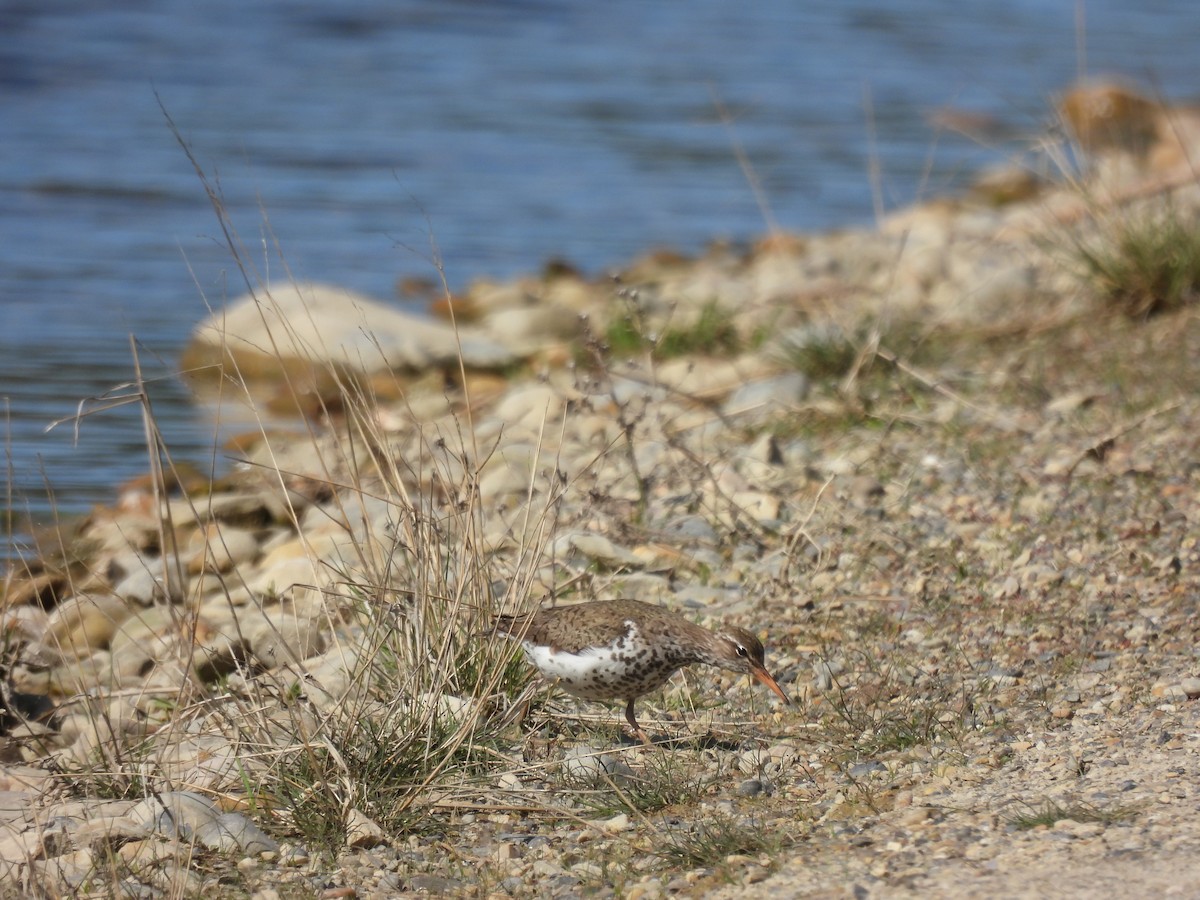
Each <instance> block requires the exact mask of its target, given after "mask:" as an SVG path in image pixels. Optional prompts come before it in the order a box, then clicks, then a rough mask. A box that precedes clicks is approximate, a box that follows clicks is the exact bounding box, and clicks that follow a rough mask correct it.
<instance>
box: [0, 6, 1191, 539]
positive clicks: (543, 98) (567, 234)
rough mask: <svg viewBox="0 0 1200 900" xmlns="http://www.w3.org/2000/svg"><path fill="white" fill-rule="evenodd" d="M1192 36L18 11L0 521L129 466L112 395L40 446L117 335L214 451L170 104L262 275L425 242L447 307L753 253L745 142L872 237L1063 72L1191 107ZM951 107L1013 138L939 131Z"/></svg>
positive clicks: (216, 261)
mask: <svg viewBox="0 0 1200 900" xmlns="http://www.w3.org/2000/svg"><path fill="white" fill-rule="evenodd" d="M1195 34H1196V16H1195V9H1194V7H1193V5H1192V4H1191V3H1189V2H1185V0H1157V2H1156V0H1146V2H1142V3H1139V4H1130V3H1127V2H1122V0H1088V2H1086V3H1085V2H1079V3H1069V2H1056V3H1047V2H1044V0H1011V2H1006V3H995V2H990V0H954V2H950V0H840V2H837V3H824V4H816V3H799V2H794V0H757V2H755V3H753V4H731V3H729V2H727V0H689V2H687V3H644V2H642V0H608V2H605V3H596V2H581V0H576V2H549V0H547V2H534V0H527V2H521V0H508V2H501V0H491V2H471V0H338V2H333V0H327V2H324V3H312V2H281V0H256V2H254V3H245V2H242V0H237V2H234V0H207V2H204V3H195V2H192V0H157V2H147V0H136V2H122V0H110V2H108V3H105V4H103V5H101V4H94V5H93V4H80V3H77V2H66V0H15V2H14V0H8V2H5V3H3V4H2V5H0V134H3V150H4V152H3V153H2V154H0V414H2V420H0V427H2V428H3V431H4V453H5V460H4V462H5V469H6V473H5V486H6V488H7V491H6V499H5V501H3V502H4V503H5V505H6V506H7V507H8V508H9V510H10V513H11V512H13V511H15V513H16V514H17V515H18V517H21V516H25V515H27V514H28V515H32V516H33V517H34V518H35V519H37V520H40V521H46V520H47V519H48V518H49V517H50V516H51V515H52V504H51V501H50V499H49V498H48V495H47V486H48V485H50V486H52V487H53V490H54V501H53V507H56V508H57V510H58V512H59V513H73V512H78V511H83V510H87V509H89V508H90V507H91V505H92V504H94V503H97V502H109V501H111V500H112V499H113V497H114V486H115V485H117V484H118V483H119V482H120V481H121V480H123V479H125V478H128V477H131V476H133V475H136V474H139V473H141V472H143V471H145V470H146V467H147V462H146V453H145V449H144V441H143V436H142V430H141V425H140V421H139V419H138V416H137V412H136V410H135V409H134V408H132V407H128V408H125V409H123V410H115V411H111V412H108V413H105V414H102V415H98V416H94V417H88V418H86V419H84V420H83V421H82V422H81V423H80V427H79V429H78V433H77V434H76V433H75V432H74V429H73V428H72V425H71V424H67V425H63V426H59V427H58V428H56V429H54V430H53V431H51V432H49V433H46V427H47V425H48V424H49V423H50V422H52V421H54V420H56V419H60V418H63V417H68V416H71V415H72V414H73V413H74V411H75V409H76V407H77V405H78V404H79V403H80V401H82V400H84V399H85V398H88V397H94V396H97V395H100V394H102V393H104V392H105V391H108V390H110V389H112V388H114V387H116V386H117V385H119V384H121V383H122V382H126V381H128V380H129V379H130V378H131V376H132V372H133V362H132V353H131V348H130V335H134V336H136V339H137V341H138V352H139V356H140V360H141V364H142V366H143V369H144V372H145V374H146V376H147V377H150V378H155V379H157V380H156V381H154V390H153V396H154V399H155V403H156V413H157V415H158V418H159V421H160V424H161V425H162V426H163V428H164V430H165V432H166V436H167V439H168V442H169V443H170V446H171V448H172V451H173V455H175V456H176V457H177V458H183V459H192V460H195V461H199V462H200V463H201V465H203V466H207V465H208V463H209V462H210V461H211V460H212V458H213V454H214V452H215V451H214V449H213V447H214V445H213V438H212V427H211V424H210V421H209V418H208V416H207V414H206V413H204V412H203V411H200V410H197V409H196V408H194V407H193V406H192V405H191V404H190V402H189V400H188V396H187V393H186V391H185V389H184V388H183V387H182V386H181V385H180V384H179V383H178V382H177V381H175V380H174V379H173V378H172V377H171V373H172V372H173V370H174V369H175V368H176V355H177V353H178V351H179V349H180V348H181V346H182V344H183V342H184V341H185V340H186V337H187V334H188V332H189V330H190V329H191V328H192V326H193V325H194V324H195V323H196V322H197V321H198V320H199V319H201V318H202V317H204V316H205V315H206V314H207V312H208V305H212V306H218V305H220V304H221V303H222V302H223V300H224V299H225V298H226V297H232V296H235V295H237V294H240V293H242V284H241V281H240V278H239V276H238V274H237V272H236V270H235V269H234V267H233V260H232V258H231V256H230V254H229V251H228V249H227V248H226V247H225V244H224V240H223V238H222V235H221V230H220V227H219V224H218V221H217V219H216V217H215V215H214V213H213V211H212V208H211V206H210V204H209V202H208V199H207V198H206V196H205V192H204V188H203V185H202V184H201V182H200V180H199V178H198V177H197V175H196V173H195V172H194V170H193V168H192V165H191V163H190V162H189V160H188V158H187V156H186V154H185V153H184V152H183V150H182V149H181V147H180V146H179V144H178V143H177V141H176V138H175V137H174V136H173V134H172V132H171V128H170V127H169V124H168V122H167V120H166V117H165V116H164V111H163V110H164V108H165V110H166V112H167V113H169V115H170V117H171V119H173V121H174V122H175V124H176V126H177V127H178V129H179V132H180V134H181V136H182V138H183V139H184V140H185V141H186V142H187V144H188V145H189V146H190V148H191V151H192V152H193V153H194V155H195V158H196V160H197V162H198V163H199V164H200V166H201V167H202V168H203V169H204V171H205V172H206V173H207V174H208V175H209V177H210V178H212V179H213V182H214V184H216V185H218V186H219V188H220V191H221V193H222V195H223V199H224V203H225V206H226V208H227V209H228V211H229V213H230V215H231V217H232V221H233V224H234V226H235V227H236V229H237V231H238V232H239V234H240V235H241V237H242V239H243V240H244V241H245V242H246V243H247V244H248V245H250V246H251V247H252V248H255V247H257V248H258V251H257V252H258V263H259V265H260V268H261V271H263V272H269V273H270V274H271V276H272V277H274V278H283V277H285V275H284V273H283V271H282V266H281V263H280V262H279V259H278V256H277V253H276V251H275V250H274V249H273V247H272V246H271V245H273V243H274V242H275V241H278V244H279V247H280V248H281V249H282V254H283V256H284V257H285V259H286V264H287V266H288V267H289V269H290V271H291V273H292V274H293V275H294V276H295V277H297V278H300V279H304V280H313V281H323V282H330V283H334V284H339V285H344V286H347V287H351V288H354V289H356V290H359V291H362V292H365V293H367V294H370V295H374V296H376V297H379V298H382V299H389V298H395V296H396V295H395V285H396V283H397V280H398V279H400V278H404V277H406V276H418V277H425V278H436V277H437V273H436V270H435V269H434V268H433V266H432V265H431V263H430V261H429V257H430V240H431V237H432V238H433V239H435V240H436V244H437V247H438V250H439V252H440V255H441V257H442V259H443V261H444V265H445V270H446V275H447V277H448V279H449V282H450V285H451V287H452V288H461V287H464V286H465V285H466V284H468V283H469V282H470V281H471V280H472V279H474V278H477V277H482V276H489V277H505V276H511V275H515V274H518V273H525V272H533V271H536V270H538V269H539V268H540V266H541V265H542V263H543V262H545V261H546V260H547V259H548V258H551V257H556V258H563V259H566V260H569V261H570V262H572V263H574V264H575V265H576V266H578V267H579V268H580V269H581V270H583V272H585V273H586V274H589V275H599V274H602V273H604V272H605V271H607V270H608V269H610V268H616V267H619V266H620V265H622V264H623V263H625V262H627V261H628V260H630V259H631V258H632V257H634V256H636V255H639V254H641V253H644V252H645V251H647V250H650V249H652V248H656V247H664V246H667V247H673V248H676V249H678V250H680V251H683V252H685V253H695V252H698V251H700V250H702V249H703V247H704V246H705V245H706V244H707V243H708V242H710V241H712V240H714V239H728V240H732V241H749V240H752V239H753V238H755V237H756V236H758V235H761V234H762V233H763V232H765V231H766V227H767V226H766V222H765V221H764V217H763V214H762V212H761V211H760V209H759V207H758V206H757V204H756V202H755V198H754V195H753V192H752V190H751V187H750V185H749V184H748V182H747V179H746V177H745V175H744V173H743V171H742V169H741V168H740V167H739V164H738V161H737V158H736V152H735V150H736V147H738V146H740V147H741V148H742V149H743V150H744V152H745V154H746V156H747V157H748V159H749V161H750V162H751V164H752V165H753V168H754V171H755V172H756V174H757V177H758V178H759V179H760V180H761V184H762V187H763V190H764V192H765V195H766V198H767V200H768V202H769V204H770V208H771V212H772V214H773V216H774V218H775V220H776V221H777V222H778V224H779V226H780V227H782V228H784V229H787V230H796V231H811V230H817V229H827V228H832V227H837V226H853V225H866V224H869V223H870V222H871V221H873V218H874V209H875V198H874V196H873V192H872V182H871V178H870V177H869V174H868V173H869V169H870V167H871V165H872V163H873V162H874V163H875V164H877V165H878V167H879V170H880V172H881V179H880V181H879V185H880V187H881V188H882V190H881V192H880V194H879V197H880V198H881V199H882V202H883V205H884V207H885V208H886V209H894V208H896V207H897V206H900V205H903V204H906V203H909V202H911V201H913V200H914V199H917V198H919V197H928V196H934V195H939V194H945V193H947V192H952V191H954V190H956V189H958V188H960V187H961V186H962V185H963V184H964V183H965V182H967V181H969V180H970V177H971V175H972V173H973V172H976V171H978V169H979V168H980V167H982V166H986V165H990V164H993V163H996V162H998V161H1001V160H1003V159H1004V158H1006V157H1007V156H1009V155H1011V154H1013V153H1015V152H1017V151H1019V150H1020V148H1021V146H1022V140H1021V139H1022V136H1025V137H1027V138H1030V139H1032V138H1033V137H1036V135H1038V134H1039V133H1043V132H1044V131H1045V129H1046V128H1047V126H1048V125H1049V123H1050V121H1051V120H1052V102H1053V96H1054V95H1055V94H1056V93H1057V92H1060V91H1062V90H1064V89H1065V88H1066V87H1067V86H1068V85H1069V84H1070V83H1071V82H1073V81H1075V80H1076V79H1077V78H1078V77H1079V76H1080V75H1081V74H1083V73H1091V74H1123V75H1126V76H1129V77H1131V78H1132V79H1134V80H1135V81H1137V82H1138V83H1139V84H1140V85H1141V86H1142V87H1143V88H1145V89H1147V90H1149V91H1151V92H1156V93H1159V94H1161V95H1162V96H1164V97H1166V98H1169V99H1172V100H1176V101H1186V100H1187V99H1188V98H1189V97H1191V96H1192V95H1193V94H1195V93H1197V91H1196V88H1195V84H1194V81H1195V77H1196V74H1197V73H1196V69H1197V63H1196V61H1195V60H1196V56H1195V46H1194V44H1195V41H1194V39H1195ZM160 101H161V107H162V108H160ZM945 108H953V109H955V110H958V111H960V112H965V113H969V114H972V115H978V116H981V117H983V118H984V119H985V120H991V121H993V122H996V123H1000V124H1002V125H1003V126H1004V127H1005V128H1006V129H1007V130H1008V132H1009V134H1010V135H1011V136H1012V140H1011V141H1008V142H1006V143H1002V144H999V145H996V144H992V145H990V146H986V147H985V146H981V145H980V144H979V143H977V142H973V141H970V140H967V139H964V138H962V137H961V136H958V135H955V134H952V133H945V132H939V131H938V130H937V128H936V127H934V126H933V125H931V124H930V123H931V115H932V114H934V113H935V112H936V111H938V110H941V109H945ZM397 302H402V301H399V300H398V301H397ZM218 455H219V454H218ZM16 524H17V530H18V531H19V530H20V522H19V521H18V522H17V523H16ZM8 530H9V531H11V530H12V525H11V523H10V526H9V529H8ZM11 551H12V545H11V544H10V545H9V549H8V550H7V551H5V552H11ZM0 555H2V554H0Z"/></svg>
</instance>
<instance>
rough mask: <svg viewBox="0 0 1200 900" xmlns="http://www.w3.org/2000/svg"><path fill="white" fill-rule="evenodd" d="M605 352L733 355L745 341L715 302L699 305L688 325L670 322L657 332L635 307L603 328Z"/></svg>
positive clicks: (663, 356) (661, 355) (661, 356)
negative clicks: (606, 350) (660, 331)
mask: <svg viewBox="0 0 1200 900" xmlns="http://www.w3.org/2000/svg"><path fill="white" fill-rule="evenodd" d="M604 343H605V345H606V347H607V349H608V352H610V353H612V354H615V355H617V356H632V355H635V354H638V353H643V352H646V351H649V352H651V353H652V354H653V355H654V357H655V358H656V359H659V360H664V359H673V358H675V357H679V356H692V355H695V356H734V355H736V354H737V353H740V352H742V350H744V349H745V348H746V346H747V344H748V342H747V341H746V340H744V339H743V337H742V335H741V332H740V331H738V328H737V324H736V322H735V321H734V317H733V314H732V313H731V312H729V311H728V310H726V309H723V308H722V307H721V306H720V305H718V304H717V303H716V302H715V301H713V302H710V303H706V304H705V305H704V306H703V307H701V309H700V312H699V314H698V315H697V316H696V318H695V320H693V321H692V322H691V323H690V324H687V325H670V324H668V325H667V326H666V327H665V328H663V330H662V333H661V334H656V333H655V332H654V331H653V329H651V328H650V327H648V326H647V325H646V323H645V322H644V321H642V318H641V316H640V315H638V314H637V312H636V310H633V309H631V310H630V311H629V312H628V313H627V314H625V315H622V316H618V317H616V318H614V319H612V320H611V321H610V322H609V323H608V327H607V328H605V330H604Z"/></svg>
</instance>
